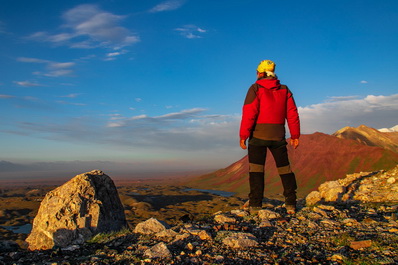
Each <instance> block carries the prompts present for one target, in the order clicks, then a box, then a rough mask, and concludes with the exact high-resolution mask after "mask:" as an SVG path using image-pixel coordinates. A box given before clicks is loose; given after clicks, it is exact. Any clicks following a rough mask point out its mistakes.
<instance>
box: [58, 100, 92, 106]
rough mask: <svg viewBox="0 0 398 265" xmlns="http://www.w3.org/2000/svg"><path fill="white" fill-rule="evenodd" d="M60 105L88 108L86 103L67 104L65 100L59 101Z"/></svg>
mask: <svg viewBox="0 0 398 265" xmlns="http://www.w3.org/2000/svg"><path fill="white" fill-rule="evenodd" d="M57 103H58V104H62V105H73V106H86V105H87V104H84V103H74V102H66V101H63V100H58V101H57Z"/></svg>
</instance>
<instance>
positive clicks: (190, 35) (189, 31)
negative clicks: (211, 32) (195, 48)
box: [175, 25, 206, 39]
mask: <svg viewBox="0 0 398 265" xmlns="http://www.w3.org/2000/svg"><path fill="white" fill-rule="evenodd" d="M175 30H176V31H178V32H180V34H181V35H182V36H184V37H185V38H187V39H199V38H202V35H203V33H206V30H205V29H202V28H199V27H198V26H195V25H185V26H183V27H180V28H176V29H175Z"/></svg>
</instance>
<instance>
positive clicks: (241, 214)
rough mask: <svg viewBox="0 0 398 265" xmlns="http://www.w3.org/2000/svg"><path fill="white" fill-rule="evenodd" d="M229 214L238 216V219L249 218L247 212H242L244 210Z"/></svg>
mask: <svg viewBox="0 0 398 265" xmlns="http://www.w3.org/2000/svg"><path fill="white" fill-rule="evenodd" d="M231 214H233V215H236V216H239V217H245V216H249V213H248V212H247V211H244V210H232V211H231Z"/></svg>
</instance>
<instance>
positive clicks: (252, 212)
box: [249, 206, 263, 215]
mask: <svg viewBox="0 0 398 265" xmlns="http://www.w3.org/2000/svg"><path fill="white" fill-rule="evenodd" d="M262 209H263V208H262V207H252V206H251V207H250V208H249V212H250V215H257V214H258V212H259V211H260V210H262Z"/></svg>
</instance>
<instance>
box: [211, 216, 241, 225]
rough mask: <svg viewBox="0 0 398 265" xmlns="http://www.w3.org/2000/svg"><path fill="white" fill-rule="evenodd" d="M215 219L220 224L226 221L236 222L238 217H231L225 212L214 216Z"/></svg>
mask: <svg viewBox="0 0 398 265" xmlns="http://www.w3.org/2000/svg"><path fill="white" fill-rule="evenodd" d="M214 221H216V222H217V223H220V224H224V223H236V219H235V218H233V217H229V216H227V215H225V214H217V215H216V216H214Z"/></svg>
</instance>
